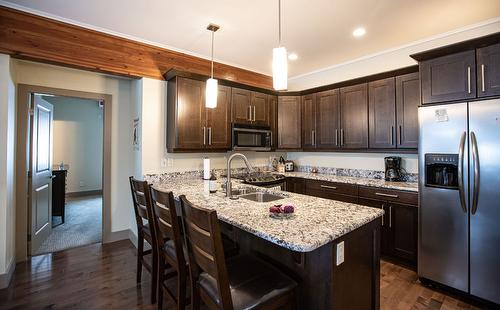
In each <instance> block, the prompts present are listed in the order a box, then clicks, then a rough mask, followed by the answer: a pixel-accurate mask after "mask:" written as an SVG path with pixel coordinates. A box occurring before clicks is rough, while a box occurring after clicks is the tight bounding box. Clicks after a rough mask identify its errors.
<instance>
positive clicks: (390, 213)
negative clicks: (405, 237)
mask: <svg viewBox="0 0 500 310" xmlns="http://www.w3.org/2000/svg"><path fill="white" fill-rule="evenodd" d="M391 227H392V206H389V228H391Z"/></svg>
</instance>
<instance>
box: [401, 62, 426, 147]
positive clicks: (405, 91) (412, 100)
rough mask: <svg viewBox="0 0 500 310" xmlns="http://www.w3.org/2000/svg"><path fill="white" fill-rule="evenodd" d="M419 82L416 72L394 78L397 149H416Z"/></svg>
mask: <svg viewBox="0 0 500 310" xmlns="http://www.w3.org/2000/svg"><path fill="white" fill-rule="evenodd" d="M419 105H420V82H419V78H418V72H415V73H409V74H405V75H400V76H397V77H396V113H397V117H396V121H397V132H396V137H397V139H396V140H397V141H396V143H397V147H398V148H409V149H412V148H413V149H416V148H417V147H418V106H419Z"/></svg>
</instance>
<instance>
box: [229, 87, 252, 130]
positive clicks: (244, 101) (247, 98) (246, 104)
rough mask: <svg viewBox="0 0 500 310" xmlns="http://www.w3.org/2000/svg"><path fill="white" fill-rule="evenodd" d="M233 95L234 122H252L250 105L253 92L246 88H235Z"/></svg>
mask: <svg viewBox="0 0 500 310" xmlns="http://www.w3.org/2000/svg"><path fill="white" fill-rule="evenodd" d="M231 97H232V99H231V109H232V121H233V123H239V124H247V123H251V122H252V121H251V120H252V118H251V115H250V114H251V112H250V105H251V102H252V92H251V91H249V90H246V89H240V88H233V89H232V95H231Z"/></svg>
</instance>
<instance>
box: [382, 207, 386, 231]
mask: <svg viewBox="0 0 500 310" xmlns="http://www.w3.org/2000/svg"><path fill="white" fill-rule="evenodd" d="M382 211H384V214H383V215H382V226H384V217H385V205H384V204H383V205H382Z"/></svg>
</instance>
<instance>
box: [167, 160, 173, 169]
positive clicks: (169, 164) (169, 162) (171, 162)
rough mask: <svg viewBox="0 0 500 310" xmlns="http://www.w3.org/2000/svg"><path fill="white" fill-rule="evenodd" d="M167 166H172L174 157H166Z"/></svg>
mask: <svg viewBox="0 0 500 310" xmlns="http://www.w3.org/2000/svg"><path fill="white" fill-rule="evenodd" d="M167 166H169V167H173V166H174V159H173V158H168V159H167Z"/></svg>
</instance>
